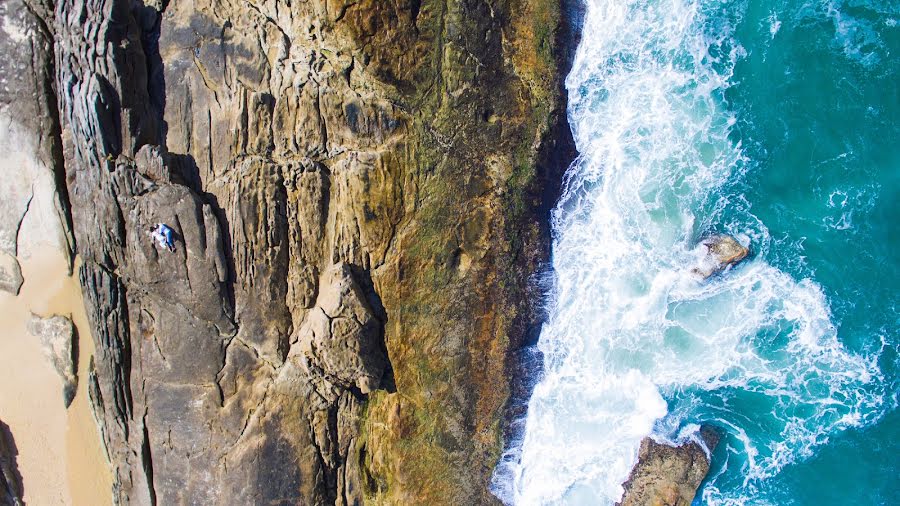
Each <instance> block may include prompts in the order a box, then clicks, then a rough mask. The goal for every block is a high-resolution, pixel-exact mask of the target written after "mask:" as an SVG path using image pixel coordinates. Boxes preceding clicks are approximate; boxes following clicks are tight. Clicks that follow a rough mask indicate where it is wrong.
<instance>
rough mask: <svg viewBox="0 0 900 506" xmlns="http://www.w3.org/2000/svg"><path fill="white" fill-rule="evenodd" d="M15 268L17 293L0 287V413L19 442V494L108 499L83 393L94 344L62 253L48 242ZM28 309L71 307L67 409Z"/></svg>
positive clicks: (46, 499)
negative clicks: (73, 382)
mask: <svg viewBox="0 0 900 506" xmlns="http://www.w3.org/2000/svg"><path fill="white" fill-rule="evenodd" d="M20 260H21V259H20ZM76 272H77V269H76ZM22 274H23V275H24V277H25V284H24V285H22V291H21V293H20V294H19V296H18V297H16V296H13V295H10V294H7V293H5V292H0V329H2V331H0V371H2V372H3V373H2V376H0V419H2V420H3V421H4V422H5V423H6V424H8V425H9V427H10V430H11V432H12V434H13V438H14V439H15V443H16V446H17V447H18V450H19V455H18V465H19V471H20V472H21V474H22V482H23V487H24V490H25V497H24V499H25V501H26V503H27V504H31V505H58V504H74V505H90V506H93V505H100V506H102V505H109V504H111V502H112V495H111V487H112V475H111V473H110V469H109V463H108V462H107V460H106V455H105V453H104V451H103V448H102V446H101V442H100V435H99V432H98V430H97V426H96V424H95V423H94V419H93V416H92V415H91V411H90V401H89V399H88V397H87V366H88V361H89V360H90V357H91V355H92V354H93V351H94V345H93V341H92V340H91V336H90V333H89V327H88V324H87V318H86V315H85V311H84V305H83V303H82V298H81V288H80V287H79V286H78V279H77V275H76V276H73V277H69V276H68V275H67V272H66V266H65V260H64V257H63V256H62V254H61V253H59V252H58V251H53V250H52V249H50V248H47V249H46V250H45V252H43V253H40V254H35V255H33V256H32V257H31V258H30V259H27V260H25V261H23V262H22ZM31 312H34V313H36V314H39V315H41V316H49V315H51V314H62V315H67V316H68V315H71V317H72V320H73V322H74V323H75V326H76V327H77V328H78V337H79V339H78V346H79V353H78V391H77V393H76V395H75V399H74V401H73V402H72V405H71V406H70V407H69V409H68V410H66V409H65V407H64V404H63V397H62V380H61V379H60V377H59V376H58V375H57V373H56V371H55V370H54V369H53V367H52V366H51V365H50V362H49V361H48V360H47V359H46V358H45V357H44V355H43V352H42V350H41V345H40V342H39V340H38V339H37V338H36V337H34V336H32V335H30V334H29V333H28V332H27V331H26V330H25V322H26V321H27V319H28V318H29V316H30V313H31Z"/></svg>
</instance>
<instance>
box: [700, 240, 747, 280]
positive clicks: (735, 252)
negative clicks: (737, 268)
mask: <svg viewBox="0 0 900 506" xmlns="http://www.w3.org/2000/svg"><path fill="white" fill-rule="evenodd" d="M700 244H701V245H702V247H703V248H705V250H706V251H705V254H706V256H705V257H704V258H703V259H702V260H701V261H700V265H699V266H697V267H695V268H694V269H693V272H694V273H695V274H699V275H700V276H702V277H703V278H708V277H710V276H712V275H713V274H716V273H718V272H722V271H723V270H725V269H727V268H728V267H731V266H732V265H735V264H737V263H738V262H740V261H741V260H743V259H745V258H747V255H749V254H750V250H749V249H748V248H747V247H746V246H744V245H742V244H741V243H739V242H738V241H737V239H735V238H734V237H732V236H730V235H727V234H715V235H711V236H709V237H707V238H705V239H703V240H702V241H700Z"/></svg>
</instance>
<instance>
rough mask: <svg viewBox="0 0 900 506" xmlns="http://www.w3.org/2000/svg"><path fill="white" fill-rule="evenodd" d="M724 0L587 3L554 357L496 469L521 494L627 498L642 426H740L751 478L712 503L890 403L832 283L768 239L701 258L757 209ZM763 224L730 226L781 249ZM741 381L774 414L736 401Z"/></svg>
mask: <svg viewBox="0 0 900 506" xmlns="http://www.w3.org/2000/svg"><path fill="white" fill-rule="evenodd" d="M719 7H721V6H719ZM707 8H712V9H715V8H716V6H715V5H712V6H709V5H703V4H698V3H697V2H692V1H690V0H589V1H588V5H587V10H586V18H585V20H584V32H583V34H582V41H581V44H580V46H579V48H578V51H577V54H576V57H575V62H574V66H573V69H572V72H571V73H570V75H569V76H568V78H567V81H566V86H567V88H568V90H569V99H570V108H569V121H570V124H571V126H572V129H573V134H574V137H575V141H576V143H577V147H578V150H579V152H580V157H579V158H578V160H576V162H574V163H573V165H572V167H570V169H569V171H568V173H567V177H566V181H565V184H564V191H563V196H562V198H561V200H560V202H559V205H558V207H557V209H556V210H555V212H554V215H553V230H554V249H553V265H554V269H555V272H556V284H555V289H554V296H553V300H552V301H551V307H550V311H549V312H550V316H549V320H548V322H547V324H546V325H545V326H544V328H543V331H542V334H541V337H540V340H539V342H538V347H539V349H540V351H541V352H542V353H543V354H544V364H545V370H544V373H543V375H542V377H541V380H540V382H539V383H538V384H537V385H535V388H534V391H533V393H532V397H531V400H530V402H529V408H528V412H527V416H526V419H525V420H524V427H525V430H524V433H523V434H522V435H521V438H520V440H518V441H517V442H516V443H515V444H513V445H512V447H511V448H510V449H509V451H508V452H507V454H506V455H505V456H504V458H503V459H502V461H501V463H500V464H499V465H498V467H497V470H496V471H495V476H494V484H493V485H494V488H493V490H494V492H495V494H497V496H498V497H500V498H501V499H502V500H503V501H504V502H506V503H508V504H519V505H537V504H612V503H614V502H616V501H617V500H619V499H620V498H621V494H622V487H621V484H622V482H623V481H624V480H625V478H626V477H627V475H628V473H629V471H630V469H631V467H632V466H633V465H634V462H635V459H636V455H637V450H638V446H639V443H640V441H641V439H642V438H643V437H645V436H647V435H649V434H654V435H656V436H658V437H660V438H665V439H669V440H673V441H675V440H684V439H685V438H688V437H691V433H692V430H691V429H695V428H696V427H697V425H696V424H697V423H699V422H705V421H712V422H714V423H716V424H717V425H719V426H720V427H721V428H722V429H724V430H725V431H727V433H728V434H729V441H732V442H731V443H729V449H728V451H729V453H730V454H736V455H740V457H741V458H740V459H739V460H740V462H741V466H742V469H741V470H740V473H741V475H742V476H743V477H744V482H743V484H739V485H738V486H737V487H736V488H737V491H736V490H735V487H734V486H732V487H730V488H729V489H725V488H723V489H722V490H719V488H718V487H717V485H718V483H717V482H716V480H714V481H713V484H712V485H711V486H710V487H708V489H707V494H706V496H705V498H706V500H707V501H709V502H710V503H723V504H724V503H735V504H736V503H739V502H740V501H741V494H743V493H747V492H748V491H750V490H752V488H753V487H754V486H756V485H755V484H756V483H758V482H759V481H760V480H765V479H767V478H768V477H770V476H772V475H774V474H776V473H777V472H778V471H779V470H780V469H781V468H782V467H783V466H785V465H787V464H788V463H790V462H792V461H793V460H795V459H796V458H798V457H804V456H806V455H809V454H810V452H812V451H813V449H814V448H815V447H816V446H817V445H819V444H821V443H822V442H823V441H824V440H826V439H827V437H828V435H829V434H831V433H833V432H834V431H835V430H839V429H841V428H844V427H847V426H852V425H857V424H860V423H863V422H864V421H865V417H866V415H865V413H867V412H869V411H868V409H867V408H870V407H872V405H873V404H877V403H879V402H880V398H879V397H877V396H874V395H872V394H871V393H870V392H867V391H866V390H865V389H864V386H865V385H866V384H867V383H869V382H870V381H872V378H873V376H875V375H877V374H878V370H877V368H876V367H875V365H874V363H873V362H872V361H870V360H866V359H864V358H862V357H859V356H855V355H852V354H849V353H848V352H846V351H845V350H844V349H843V348H842V347H841V345H840V343H839V341H838V339H837V333H836V330H835V326H834V325H833V323H832V321H831V315H830V311H829V307H828V302H827V300H826V297H825V295H824V294H823V292H822V290H821V288H820V287H819V286H818V285H817V284H816V283H815V282H814V281H812V280H809V279H806V280H801V281H796V280H794V279H792V278H791V277H790V276H789V275H787V274H785V273H783V272H781V271H779V270H778V269H776V268H774V267H772V266H771V265H769V264H767V263H766V262H765V260H764V258H763V257H764V255H763V254H760V255H758V256H757V257H756V258H755V259H753V260H751V261H748V262H746V263H745V265H741V266H739V267H738V268H736V269H734V270H732V271H730V272H727V273H726V275H723V276H717V277H715V278H713V279H711V280H708V281H705V282H704V281H701V280H699V279H698V277H697V276H696V275H694V274H692V273H691V267H693V266H694V265H696V264H697V262H698V261H700V259H701V258H702V255H703V252H702V251H701V250H700V248H697V247H696V244H697V239H698V238H699V237H700V236H701V235H702V234H703V233H706V232H708V231H709V230H708V229H709V228H710V225H714V223H712V222H711V218H710V216H721V215H722V214H723V211H725V210H728V209H729V208H730V207H734V206H737V207H741V208H743V207H749V206H744V203H743V202H742V200H741V197H739V196H727V195H724V194H722V193H721V190H722V188H723V186H724V185H726V183H728V182H729V180H730V179H732V178H734V177H736V176H738V175H739V174H738V173H739V171H740V170H741V167H742V166H744V165H745V163H744V162H745V160H744V159H743V155H742V152H741V146H740V144H736V143H734V142H732V141H731V140H729V135H730V133H731V129H732V127H733V125H734V124H735V118H734V116H733V115H732V114H731V113H730V112H729V111H728V109H727V107H725V105H724V102H723V98H722V94H723V92H724V90H725V89H726V88H727V87H728V86H729V78H730V77H731V72H732V69H733V66H734V64H735V62H736V61H737V59H738V58H740V57H741V55H742V50H741V48H740V46H739V45H737V44H736V43H734V41H732V40H731V38H730V37H731V27H730V26H729V25H728V24H727V23H726V22H724V21H722V20H721V19H713V17H710V16H708V15H707ZM716 12H718V11H716ZM717 192H719V193H717ZM715 195H718V196H715ZM723 195H724V196H723ZM702 210H705V211H702ZM754 220H755V218H753V217H752V215H749V217H748V218H747V219H746V220H744V221H742V223H751V224H753V226H747V225H734V224H728V223H719V224H717V225H718V228H724V229H726V230H728V231H729V232H731V233H733V234H735V235H736V236H738V237H739V239H742V240H743V241H744V242H752V243H753V244H752V246H753V247H754V249H755V250H757V251H761V252H762V253H764V252H765V250H766V248H767V245H768V241H769V238H768V235H767V232H766V230H765V228H764V226H762V224H759V223H758V222H757V221H754ZM742 227H743V228H742ZM691 392H693V393H691ZM743 394H746V395H756V396H757V397H758V398H759V400H758V405H759V406H760V407H762V408H763V409H762V410H761V411H760V410H756V411H750V412H748V411H747V410H746V409H744V408H742V407H740V406H734V405H732V403H733V401H734V399H735V398H736V397H739V396H740V395H743ZM710 400H715V401H717V402H718V404H717V405H715V406H704V403H709V402H711V401H710ZM667 401H668V402H667ZM770 410H771V412H769V411H770ZM698 417H700V418H698ZM701 418H702V419H701ZM760 427H764V428H766V429H767V430H768V431H769V432H768V435H766V434H767V433H766V432H765V431H764V430H761V429H760ZM725 465H726V468H727V463H726V464H725ZM723 472H724V471H723Z"/></svg>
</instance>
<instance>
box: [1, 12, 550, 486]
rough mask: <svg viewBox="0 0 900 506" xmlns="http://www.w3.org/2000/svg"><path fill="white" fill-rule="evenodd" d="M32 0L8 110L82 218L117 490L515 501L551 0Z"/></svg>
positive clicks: (14, 215) (103, 417) (538, 250)
mask: <svg viewBox="0 0 900 506" xmlns="http://www.w3.org/2000/svg"><path fill="white" fill-rule="evenodd" d="M20 2H22V0H10V1H8V2H6V3H5V4H4V7H3V8H4V9H5V11H4V23H5V24H4V27H6V28H5V29H4V32H3V34H2V35H0V43H2V44H3V47H2V50H3V52H4V54H5V55H10V54H16V55H19V56H21V57H22V58H21V59H20V60H15V61H16V62H17V63H16V65H19V66H20V67H21V68H19V67H16V68H15V69H9V70H8V71H7V69H3V70H4V72H3V74H4V76H11V77H10V80H11V82H10V83H7V84H8V86H7V88H8V90H12V91H11V92H9V93H12V94H11V95H9V97H7V96H6V95H3V103H4V104H5V107H6V108H5V109H4V111H5V113H6V114H8V115H9V116H10V117H11V118H12V121H13V122H15V124H16V125H20V126H21V127H22V129H23V130H24V131H25V132H27V133H28V135H31V136H32V137H34V138H35V139H39V142H38V143H37V146H38V148H39V149H38V150H37V151H35V153H37V154H36V155H33V156H32V155H29V156H32V159H34V160H38V161H39V162H40V164H41V165H40V167H42V168H44V169H46V173H47V174H50V175H52V176H53V177H52V179H53V181H54V182H55V183H56V185H55V186H53V189H54V190H56V189H59V192H58V193H54V194H53V195H51V197H54V198H56V204H57V205H56V206H55V207H53V208H54V209H57V210H59V211H60V214H59V216H60V217H62V218H63V219H58V220H57V222H59V223H62V225H63V226H62V227H61V229H62V230H63V231H64V233H63V234H62V235H61V240H63V242H65V241H70V239H71V236H69V235H68V230H69V223H70V222H69V216H68V211H69V208H70V206H71V229H72V230H73V231H74V238H75V242H76V244H77V250H76V251H77V253H78V254H79V255H80V256H81V258H82V260H83V263H82V265H81V267H80V269H79V278H80V281H81V285H82V289H83V292H84V298H85V304H86V306H87V313H88V317H89V321H90V325H91V331H92V337H93V339H94V343H95V348H96V352H95V353H96V354H95V357H94V360H93V361H92V368H91V373H90V377H89V391H90V394H91V402H92V405H93V408H94V411H95V413H96V414H97V417H98V420H99V425H100V429H101V432H102V437H103V440H104V443H105V447H106V450H107V454H108V456H109V458H110V462H111V464H112V466H113V471H114V475H115V490H114V491H113V495H114V499H115V501H116V502H117V503H121V504H187V503H189V504H266V503H275V504H359V503H361V502H363V501H365V502H372V503H376V504H379V503H383V504H397V503H422V504H438V503H451V504H484V503H493V502H496V500H495V499H494V498H493V497H492V496H491V495H490V494H489V492H488V491H487V483H488V480H489V475H490V472H491V469H492V466H493V462H494V461H495V460H496V458H497V457H498V455H499V453H500V447H501V430H502V422H501V418H502V415H503V410H504V405H505V403H506V400H507V398H508V395H509V389H510V385H509V375H508V374H507V361H508V357H509V353H510V351H511V350H512V349H514V348H516V347H517V346H520V344H521V342H522V341H523V339H524V336H525V334H526V332H527V329H528V328H529V327H530V326H531V325H533V324H534V323H535V319H536V313H535V310H534V309H533V308H536V307H538V306H539V304H536V303H534V300H533V297H534V296H535V295H536V293H532V291H531V289H530V287H529V276H531V275H532V274H533V273H534V272H535V271H537V270H538V269H539V267H540V265H541V263H542V262H544V261H545V260H546V257H547V255H548V244H549V241H548V235H547V230H546V219H545V216H544V215H543V213H544V211H545V210H546V208H547V207H548V205H549V204H551V203H552V202H553V200H554V197H555V195H553V192H554V188H557V187H558V184H559V176H560V174H559V169H560V168H561V167H562V166H564V162H565V160H563V161H562V162H552V163H546V162H547V161H548V160H553V158H554V157H553V156H551V155H552V153H553V150H554V149H556V146H557V139H556V138H555V137H556V136H558V135H563V134H562V132H563V129H564V128H565V127H564V123H562V122H563V121H564V115H563V114H560V112H561V100H560V97H561V93H560V86H559V77H558V72H557V61H556V57H555V47H556V46H555V40H554V38H555V34H556V29H557V24H558V22H559V14H558V9H557V6H556V5H555V4H553V3H549V2H543V1H539V0H513V1H509V2H487V3H485V2H481V3H479V2H468V1H465V0H449V1H443V2H420V1H418V0H416V1H412V2H405V3H404V2H393V3H392V2H371V1H362V2H350V1H348V2H337V3H332V2H318V1H312V2H287V1H257V0H248V1H240V2H230V1H209V0H199V1H195V2H166V1H160V2H157V1H150V2H146V3H141V2H134V1H131V0H58V1H57V2H55V3H53V2H49V1H45V0H24V2H23V3H20ZM20 18H21V19H20ZM9 19H14V21H15V22H16V23H19V24H17V25H15V26H18V27H26V28H24V32H21V31H16V29H10V28H9V26H13V25H10V24H9V23H11V21H9ZM16 20H18V21H16ZM20 21H21V23H20ZM22 33H25V34H26V36H22ZM20 80H21V82H20ZM4 93H7V91H4ZM22 97H25V98H28V99H31V100H27V99H26V100H19V99H20V98H22ZM57 99H58V100H57ZM17 100H18V101H17ZM23 104H24V105H23ZM26 105H27V108H26V107H25V106H26ZM29 108H30V109H29ZM560 125H563V127H562V128H556V127H558V126H560ZM7 144H8V145H9V146H10V147H8V148H3V149H8V150H13V149H14V148H16V143H15V142H9V143H7ZM35 163H37V162H35ZM42 170H43V169H42ZM23 188H24V187H23ZM16 194H17V195H19V194H21V195H26V193H23V192H18V193H16ZM23 199H24V197H23ZM23 199H18V200H16V202H19V200H23ZM17 205H18V204H17ZM22 207H23V206H18V207H16V208H15V209H14V210H12V211H10V212H9V213H6V211H5V210H4V211H3V212H4V213H6V214H8V215H9V217H10V219H9V220H6V218H5V217H4V220H6V221H4V224H0V225H3V226H4V227H5V228H3V229H2V230H0V233H4V232H3V231H4V230H5V231H6V232H8V233H7V234H6V235H7V236H9V237H13V234H12V232H11V231H12V230H13V229H16V230H18V229H19V227H18V225H16V227H13V225H15V224H16V223H21V222H22V218H21V217H22V216H25V213H26V212H27V205H26V206H25V211H23V210H22ZM13 211H14V212H13ZM17 220H18V221H17ZM6 222H8V224H9V226H6V225H5V224H6ZM158 222H161V223H165V224H167V225H169V226H170V227H171V228H172V229H173V230H174V232H175V242H176V249H175V251H174V252H169V251H167V250H164V249H159V248H157V247H155V246H154V245H153V244H152V243H151V241H150V238H149V237H148V236H147V231H148V229H149V228H150V227H151V226H152V225H154V224H155V223H158ZM19 235H21V234H19ZM21 239H22V237H21V236H19V237H16V241H15V243H16V244H21ZM4 241H5V242H3V244H0V248H2V251H3V252H5V254H6V255H7V256H8V257H14V256H15V255H16V254H19V250H18V249H14V248H13V247H12V246H11V244H13V241H12V239H9V238H8V240H4ZM70 242H71V241H70ZM4 258H6V257H4ZM8 263H9V264H10V265H12V263H11V262H8ZM4 265H6V264H4ZM11 269H12V268H11ZM7 274H8V275H7V276H6V278H8V282H7V283H6V285H7V286H8V287H9V289H10V290H12V291H15V289H16V288H17V283H19V281H18V280H17V278H16V276H15V272H14V271H13V270H10V271H9V272H8V273H7Z"/></svg>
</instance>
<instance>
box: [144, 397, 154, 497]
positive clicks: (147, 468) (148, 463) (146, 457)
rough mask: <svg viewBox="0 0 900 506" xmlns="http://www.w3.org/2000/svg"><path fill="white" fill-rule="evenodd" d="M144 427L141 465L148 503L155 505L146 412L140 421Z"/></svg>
mask: <svg viewBox="0 0 900 506" xmlns="http://www.w3.org/2000/svg"><path fill="white" fill-rule="evenodd" d="M141 425H143V427H144V433H143V440H142V441H141V466H142V467H143V469H144V476H146V477H147V492H148V493H149V494H150V504H151V505H152V506H156V486H155V485H154V483H153V457H152V453H151V449H150V433H149V432H148V431H147V412H146V411H145V412H144V417H143V419H142V421H141Z"/></svg>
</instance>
